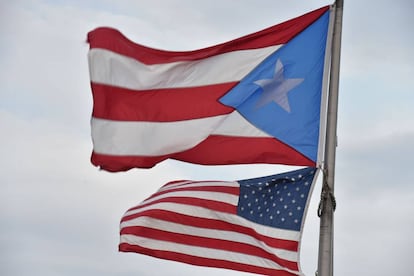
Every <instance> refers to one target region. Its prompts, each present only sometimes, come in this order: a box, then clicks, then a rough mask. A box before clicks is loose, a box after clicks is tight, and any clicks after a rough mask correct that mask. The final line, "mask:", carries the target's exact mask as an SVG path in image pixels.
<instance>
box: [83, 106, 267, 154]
mask: <svg viewBox="0 0 414 276" xmlns="http://www.w3.org/2000/svg"><path fill="white" fill-rule="evenodd" d="M91 129H92V140H93V144H94V151H95V152H96V153H101V154H109V155H141V156H159V155H164V154H171V153H175V152H181V151H184V150H187V149H190V148H192V147H194V146H195V145H197V144H199V143H200V142H201V141H203V140H204V139H206V138H207V137H208V136H209V135H211V134H216V135H226V136H238V137H271V136H270V135H268V134H266V133H265V132H263V131H261V130H259V129H258V128H256V127H254V126H253V125H252V124H250V123H249V122H248V121H246V120H245V119H244V118H243V117H242V116H241V115H240V114H239V113H238V112H237V111H234V112H233V113H231V115H220V116H213V117H207V118H201V119H193V120H186V121H177V122H128V121H112V120H104V119H98V118H94V117H92V121H91Z"/></svg>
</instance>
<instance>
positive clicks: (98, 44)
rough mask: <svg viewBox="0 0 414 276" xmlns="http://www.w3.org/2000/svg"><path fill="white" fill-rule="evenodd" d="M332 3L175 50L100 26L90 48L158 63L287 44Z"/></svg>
mask: <svg viewBox="0 0 414 276" xmlns="http://www.w3.org/2000/svg"><path fill="white" fill-rule="evenodd" d="M328 9H329V6H325V7H322V8H320V9H317V10H314V11H311V12H309V13H307V14H304V15H302V16H299V17H296V18H294V19H291V20H289V21H286V22H283V23H280V24H278V25H275V26H272V27H269V28H267V29H264V30H262V31H259V32H256V33H253V34H250V35H246V36H243V37H240V38H237V39H235V40H232V41H229V42H226V43H222V44H219V45H215V46H212V47H208V48H204V49H199V50H194V51H185V52H172V51H164V50H158V49H153V48H149V47H146V46H143V45H140V44H136V43H134V42H132V41H130V40H129V39H128V38H126V37H125V36H124V35H123V34H121V33H120V32H119V31H117V30H115V29H111V28H97V29H95V30H93V31H91V32H89V33H88V42H89V44H90V48H91V49H93V48H102V49H108V50H110V51H113V52H116V53H119V54H121V55H125V56H129V57H132V58H134V59H137V60H140V61H141V62H143V63H146V64H159V63H168V62H175V61H184V60H197V59H203V58H207V57H210V56H214V55H218V54H222V53H227V52H231V51H236V50H246V49H257V48H262V47H267V46H271V45H280V44H285V43H286V42H288V41H289V40H290V39H292V38H293V37H295V36H296V35H297V34H298V33H300V32H301V31H302V30H304V29H305V28H306V27H308V26H309V25H311V24H312V23H313V22H314V21H316V20H317V19H318V18H319V17H320V16H321V15H322V14H323V13H324V12H326V11H327V10H328Z"/></svg>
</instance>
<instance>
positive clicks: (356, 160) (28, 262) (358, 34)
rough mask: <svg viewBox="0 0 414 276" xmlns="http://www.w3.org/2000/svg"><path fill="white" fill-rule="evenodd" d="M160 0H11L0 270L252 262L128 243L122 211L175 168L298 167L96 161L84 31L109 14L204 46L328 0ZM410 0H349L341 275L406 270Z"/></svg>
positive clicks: (312, 261)
mask: <svg viewBox="0 0 414 276" xmlns="http://www.w3.org/2000/svg"><path fill="white" fill-rule="evenodd" d="M160 3H161V2H159V1H145V2H144V1H109V0H107V1H71V2H70V3H66V2H65V1H60V2H52V1H40V2H39V1H15V2H13V3H12V4H10V5H7V6H6V5H1V9H0V10H2V15H4V16H0V20H1V22H0V23H1V27H0V32H1V36H0V42H1V43H0V49H1V51H0V60H1V63H0V68H1V72H2V74H0V97H1V101H0V125H1V126H2V130H3V131H2V140H1V141H2V144H1V152H2V157H3V158H1V159H0V175H1V176H0V185H1V188H2V192H1V193H0V202H1V203H0V205H1V208H0V219H1V220H2V227H1V228H0V246H1V247H2V251H1V253H0V254H1V258H0V274H4V275H28V274H30V275H42V276H44V275H88V276H89V275H151V276H153V275H167V274H168V275H177V276H178V275H180V276H181V275H191V274H199V275H211V276H213V275H223V276H224V275H240V274H242V275H243V273H239V272H232V271H227V270H220V269H212V268H202V267H194V266H190V265H185V264H179V263H175V262H169V261H162V260H157V259H154V258H150V257H146V256H140V255H136V254H125V253H118V252H117V244H118V238H119V237H118V223H119V219H120V218H121V216H122V214H123V212H125V211H126V210H127V209H128V208H130V207H132V206H134V205H136V204H138V203H139V202H140V201H142V200H143V199H144V198H146V197H147V196H149V195H150V194H151V193H153V192H154V191H155V190H156V189H157V188H158V187H160V186H161V185H163V184H164V183H166V182H168V181H170V180H174V179H224V180H233V179H241V178H249V177H255V176H259V175H268V174H273V173H276V172H279V171H281V170H288V169H290V168H289V167H284V166H271V165H248V166H247V165H245V166H230V167H226V166H218V167H206V166H196V165H191V164H183V163H180V162H175V161H167V162H164V163H162V164H160V165H158V166H156V167H155V168H153V169H151V170H133V171H130V172H127V173H116V174H110V173H106V172H100V171H98V170H97V169H96V168H95V167H93V166H92V165H91V164H90V162H89V157H90V152H91V148H92V144H91V141H90V135H89V119H90V113H91V108H92V106H91V105H92V99H91V93H90V88H89V78H88V77H89V76H88V69H87V60H86V54H87V48H88V45H87V44H86V43H85V39H86V34H87V32H88V31H90V30H92V29H93V28H95V27H97V26H102V25H106V26H113V27H116V28H118V29H120V30H121V31H123V32H124V33H125V34H126V35H127V36H128V37H130V38H131V39H132V40H134V41H136V42H139V43H142V44H146V45H150V46H153V47H158V48H164V49H171V50H174V49H175V50H185V49H195V48H200V47H206V46H210V45H211V44H214V43H219V42H223V41H225V40H228V39H232V38H236V37H237V36H240V35H244V34H247V33H250V32H253V31H257V30H259V29H262V28H264V27H268V26H270V25H272V24H275V23H277V22H280V21H282V20H286V19H288V18H291V17H294V16H297V15H299V14H301V13H303V12H304V11H308V10H311V9H313V8H317V7H319V6H322V5H326V4H329V3H330V2H326V1H316V2H312V3H301V5H297V4H298V3H297V2H295V1H292V2H289V3H287V2H283V3H282V2H280V1H262V2H260V3H261V5H262V6H259V5H258V2H254V1H224V2H223V1H218V2H216V1H207V2H197V1H169V2H168V3H167V4H166V3H165V2H162V4H160ZM302 5H303V6H302ZM412 7H413V4H412V3H411V1H408V0H400V1H397V2H393V3H392V4H388V2H387V1H368V2H367V1H365V2H364V3H358V4H357V3H352V2H351V1H346V3H345V11H344V35H343V45H342V46H343V47H342V49H343V51H342V68H341V69H342V75H341V91H340V93H341V94H340V110H339V128H338V135H339V147H338V150H337V171H336V188H335V191H336V196H337V200H338V209H337V211H336V217H335V275H367V276H370V275H375V276H385V275H405V274H407V273H409V272H410V267H409V264H410V262H409V260H408V258H409V257H410V256H411V255H410V252H411V248H412V247H413V245H414V244H413V239H412V238H410V232H409V231H410V229H412V228H413V226H414V221H413V219H412V218H413V217H414V207H412V204H411V203H412V202H413V199H414V186H413V185H411V183H410V180H409V179H410V177H409V173H410V170H411V164H412V163H413V159H412V156H413V155H414V152H413V149H414V144H413V141H414V129H413V125H412V118H414V114H413V111H412V107H411V103H412V100H413V96H412V93H411V92H412V91H413V88H414V85H413V81H412V77H411V75H412V73H413V72H414V67H413V62H412V61H414V59H413V54H412V51H411V45H412V44H413V37H412V36H410V35H409V34H410V33H411V29H410V28H411V26H413V24H412V23H413V21H412V20H413V19H412V17H411V15H410V11H411V10H412ZM3 8H4V9H3ZM3 11H4V12H3ZM320 178H321V177H320ZM319 191H320V181H319V183H318V186H317V187H316V188H315V191H314V195H313V198H312V202H311V206H310V208H309V214H308V216H307V222H306V225H305V232H304V236H303V246H302V255H301V259H302V264H303V269H304V272H305V273H306V275H313V273H314V271H315V270H316V263H317V250H318V237H319V236H318V235H319V234H318V231H319V221H318V218H317V217H316V208H317V204H318V200H319ZM390 251H391V253H390ZM244 275H249V274H247V273H246V274H244Z"/></svg>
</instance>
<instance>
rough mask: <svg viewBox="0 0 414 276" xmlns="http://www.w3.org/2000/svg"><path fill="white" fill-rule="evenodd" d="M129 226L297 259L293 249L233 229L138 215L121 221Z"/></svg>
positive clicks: (293, 260) (123, 224)
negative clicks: (277, 245) (241, 244)
mask: <svg viewBox="0 0 414 276" xmlns="http://www.w3.org/2000/svg"><path fill="white" fill-rule="evenodd" d="M131 226H143V227H148V228H152V229H158V230H162V231H168V232H172V233H179V234H185V235H191V236H197V237H204V238H212V239H218V240H226V241H232V242H238V243H243V244H249V245H252V246H255V247H258V248H261V249H263V250H264V251H266V252H268V253H270V254H273V255H275V256H277V257H279V258H281V259H285V260H288V261H292V262H297V261H298V253H297V252H294V251H288V250H284V249H279V248H272V247H271V246H269V245H267V244H265V243H263V242H262V241H260V240H257V239H255V238H254V237H252V236H249V235H246V234H243V233H239V232H234V231H224V230H216V229H205V228H200V227H194V226H188V225H183V224H178V223H175V222H168V221H163V220H159V219H155V218H151V217H138V218H135V219H132V220H129V221H125V222H122V223H121V228H125V227H131Z"/></svg>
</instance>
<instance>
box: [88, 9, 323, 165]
mask: <svg viewBox="0 0 414 276" xmlns="http://www.w3.org/2000/svg"><path fill="white" fill-rule="evenodd" d="M329 12H330V11H329V7H323V8H320V9H318V10H315V11H312V12H310V13H307V14H305V15H302V16H300V17H297V18H295V19H292V20H289V21H286V22H284V23H281V24H279V25H275V26H273V27H270V28H267V29H265V30H262V31H259V32H256V33H253V34H250V35H247V36H244V37H241V38H238V39H235V40H232V41H229V42H226V43H223V44H219V45H216V46H212V47H208V48H204V49H200V50H195V51H187V52H171V51H163V50H157V49H152V48H148V47H145V46H142V45H140V44H136V43H133V42H131V41H130V40H128V39H127V38H126V37H124V36H123V35H122V34H121V33H120V32H118V31H117V30H114V29H110V28H98V29H95V30H93V31H91V32H90V33H89V34H88V42H89V44H90V51H89V68H90V79H91V86H92V92H93V100H94V106H93V113H92V121H91V127H92V140H93V146H94V148H93V153H92V158H91V159H92V163H93V164H94V165H96V166H100V167H101V168H102V169H104V170H108V171H123V170H128V169H131V168H134V167H139V168H150V167H152V166H154V165H156V164H157V163H159V162H161V161H163V160H165V159H168V158H171V159H176V160H181V161H185V162H190V163H196V164H205V165H218V164H247V163H271V164H287V165H303V166H314V165H315V164H316V163H317V162H318V149H319V144H320V140H321V139H320V137H321V136H322V135H320V132H321V131H323V128H321V127H320V125H321V123H322V122H323V116H321V114H323V112H321V110H324V108H325V107H324V105H323V104H321V102H322V99H323V98H324V97H323V96H322V94H323V93H322V90H323V89H322V86H323V85H322V84H323V75H324V70H325V68H324V61H325V48H326V43H327V33H328V25H329V24H328V22H329ZM325 71H327V70H325ZM321 117H322V119H321Z"/></svg>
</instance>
